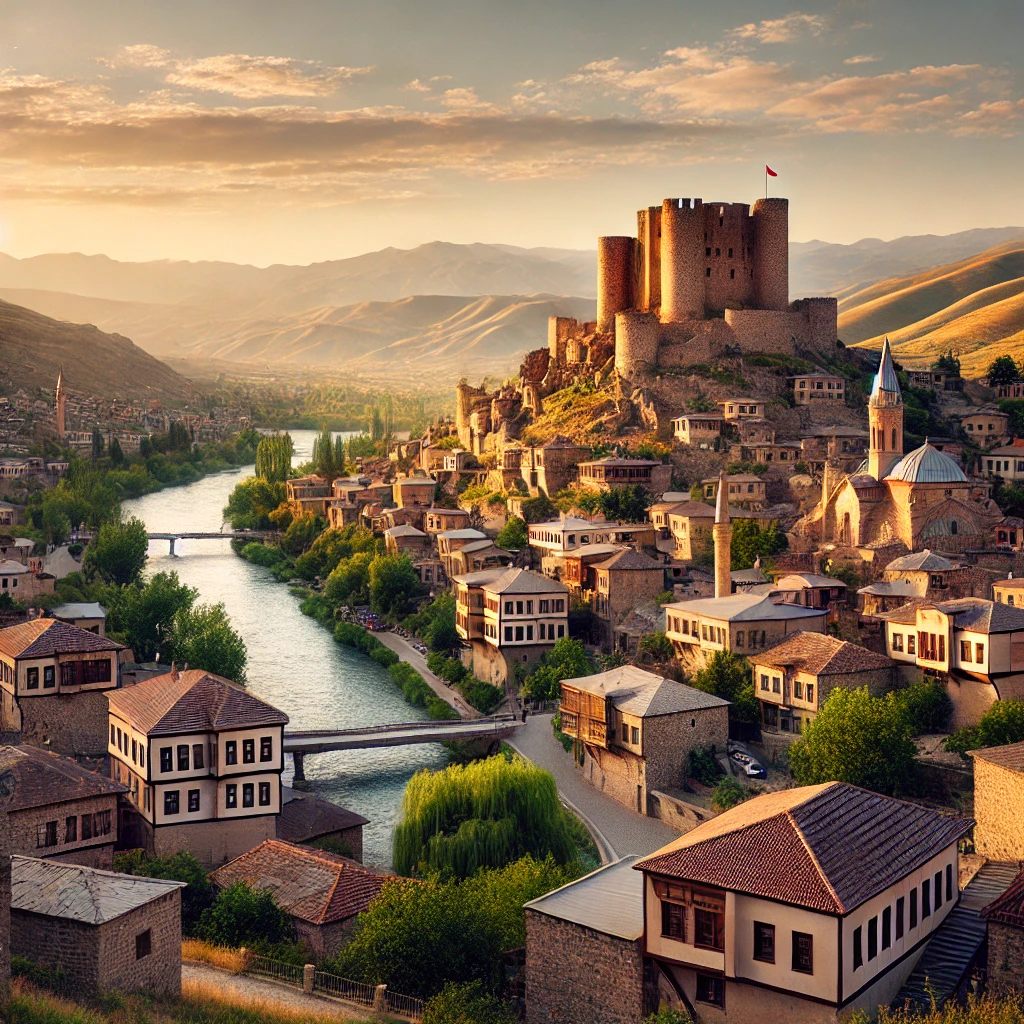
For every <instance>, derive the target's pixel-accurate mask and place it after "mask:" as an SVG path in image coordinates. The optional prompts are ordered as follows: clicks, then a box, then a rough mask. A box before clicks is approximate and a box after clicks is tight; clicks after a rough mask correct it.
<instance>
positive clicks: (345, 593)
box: [323, 551, 376, 608]
mask: <svg viewBox="0 0 1024 1024" xmlns="http://www.w3.org/2000/svg"><path fill="white" fill-rule="evenodd" d="M375 557H376V556H375V555H374V554H373V553H372V552H370V551H359V552H356V554H354V555H352V557H351V558H343V559H342V560H341V561H340V562H339V563H338V564H337V565H336V566H335V567H334V569H333V570H331V574H330V575H329V576H328V577H327V580H326V582H325V583H324V589H323V596H324V600H325V601H327V602H328V604H330V605H331V606H332V607H333V608H338V607H339V606H341V605H343V604H359V603H362V602H366V601H369V599H370V563H371V562H372V561H373V559H374V558H375Z"/></svg>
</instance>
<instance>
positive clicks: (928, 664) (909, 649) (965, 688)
mask: <svg viewBox="0 0 1024 1024" xmlns="http://www.w3.org/2000/svg"><path fill="white" fill-rule="evenodd" d="M878 618H880V619H882V620H883V622H884V623H885V642H886V653H887V654H888V655H889V656H890V657H891V658H893V659H894V660H895V661H896V662H897V663H898V664H899V665H900V667H901V669H903V674H904V676H905V677H906V678H907V679H908V680H910V681H915V680H918V679H920V678H921V677H922V675H925V676H928V677H929V678H935V679H939V680H941V681H942V682H944V683H945V686H946V692H947V693H948V694H949V696H950V699H951V700H952V701H953V716H952V719H951V721H950V726H951V728H953V729H959V728H961V727H963V726H966V725H977V723H978V721H979V720H980V719H981V717H982V715H983V714H984V713H985V712H986V711H987V710H988V709H989V708H990V707H991V706H992V705H993V704H994V703H995V702H996V701H997V700H1020V699H1021V698H1024V609H1022V608H1013V607H1010V606H1009V605H1005V604H999V603H997V602H994V601H985V600H983V599H982V598H978V597H968V598H962V599H961V600H958V601H941V602H935V603H929V602H921V601H913V602H910V603H908V604H905V605H903V606H902V607H900V608H897V609H895V610H894V611H891V612H885V613H882V614H880V615H878Z"/></svg>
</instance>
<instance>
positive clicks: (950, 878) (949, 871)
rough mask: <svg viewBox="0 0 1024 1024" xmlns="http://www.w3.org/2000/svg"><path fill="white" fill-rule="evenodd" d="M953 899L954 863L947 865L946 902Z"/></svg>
mask: <svg viewBox="0 0 1024 1024" xmlns="http://www.w3.org/2000/svg"><path fill="white" fill-rule="evenodd" d="M952 901H953V865H952V864H947V865H946V902H947V903H951V902H952Z"/></svg>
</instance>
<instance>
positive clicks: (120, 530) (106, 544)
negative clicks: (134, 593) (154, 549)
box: [82, 518, 149, 587]
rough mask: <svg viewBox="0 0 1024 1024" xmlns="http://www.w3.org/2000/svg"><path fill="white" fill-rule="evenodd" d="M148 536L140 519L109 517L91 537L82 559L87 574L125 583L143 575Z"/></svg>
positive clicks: (136, 580) (137, 580)
mask: <svg viewBox="0 0 1024 1024" xmlns="http://www.w3.org/2000/svg"><path fill="white" fill-rule="evenodd" d="M148 549H149V536H148V534H147V532H146V524H145V523H144V522H143V521H142V520H141V519H135V518H131V519H111V520H109V521H108V522H105V523H104V524H103V525H102V526H101V527H100V528H99V532H98V533H97V534H96V536H95V537H94V538H93V539H92V541H91V542H90V544H89V547H88V548H87V549H86V552H85V557H84V558H83V560H82V565H83V568H84V569H85V571H86V573H87V574H98V575H99V576H100V577H102V578H103V579H104V580H106V581H107V582H108V583H114V584H117V585H118V586H122V587H123V586H127V585H129V584H131V583H137V582H139V581H140V580H141V579H142V570H143V569H144V568H145V565H146V552H147V551H148Z"/></svg>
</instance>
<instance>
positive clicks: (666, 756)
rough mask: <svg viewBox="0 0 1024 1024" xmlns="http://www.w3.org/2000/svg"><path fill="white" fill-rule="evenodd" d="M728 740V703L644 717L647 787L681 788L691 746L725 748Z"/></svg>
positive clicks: (693, 748)
mask: <svg viewBox="0 0 1024 1024" xmlns="http://www.w3.org/2000/svg"><path fill="white" fill-rule="evenodd" d="M728 742H729V709H728V707H725V706H722V707H718V708H705V709H703V710H701V711H693V712H688V713H687V712H682V713H679V714H674V715H657V716H656V717H653V718H645V719H644V723H643V751H644V760H645V762H646V777H647V788H648V789H649V790H650V789H666V788H678V787H679V786H681V785H682V782H683V775H684V771H685V766H686V763H687V761H688V760H689V755H690V751H691V750H696V749H700V748H702V747H711V746H713V747H715V749H716V750H725V749H726V746H727V745H728Z"/></svg>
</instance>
